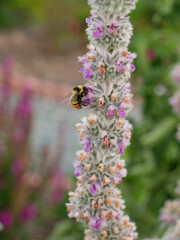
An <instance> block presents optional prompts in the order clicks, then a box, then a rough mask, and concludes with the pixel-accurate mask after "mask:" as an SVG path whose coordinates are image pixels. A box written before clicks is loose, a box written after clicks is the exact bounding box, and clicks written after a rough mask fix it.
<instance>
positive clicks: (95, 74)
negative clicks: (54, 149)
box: [67, 0, 137, 240]
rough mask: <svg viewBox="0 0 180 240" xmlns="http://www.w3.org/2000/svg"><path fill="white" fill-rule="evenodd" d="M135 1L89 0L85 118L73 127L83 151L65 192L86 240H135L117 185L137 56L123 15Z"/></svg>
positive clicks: (126, 141)
mask: <svg viewBox="0 0 180 240" xmlns="http://www.w3.org/2000/svg"><path fill="white" fill-rule="evenodd" d="M136 2H137V0H89V5H90V6H91V8H92V10H91V16H90V17H89V18H87V19H86V23H87V25H88V27H87V35H88V38H89V40H90V45H89V46H88V48H89V52H88V53H87V54H86V55H85V56H83V57H80V58H79V61H80V62H82V63H83V68H82V69H81V70H80V72H82V73H83V76H84V79H85V80H87V81H88V84H87V85H86V87H87V89H88V94H86V96H85V97H84V99H83V102H84V105H86V107H88V108H90V109H91V114H90V116H89V117H84V118H83V119H82V123H79V124H77V128H78V132H79V133H80V142H81V144H82V145H83V146H84V149H83V150H80V151H78V152H77V158H78V161H76V162H75V164H74V167H75V177H76V178H77V179H78V181H77V188H76V190H75V192H70V193H69V199H70V203H68V204H67V209H68V212H69V217H75V218H76V220H77V221H80V222H83V223H84V225H85V228H86V230H85V239H86V240H102V239H107V240H115V239H119V240H134V239H136V238H137V233H136V226H135V224H134V223H132V222H131V221H130V219H129V217H128V216H127V215H125V214H124V208H125V204H124V200H123V198H122V194H121V191H120V190H119V189H118V188H117V187H116V185H117V184H120V183H121V182H122V178H124V177H126V174H127V171H126V168H125V160H124V159H122V156H123V155H124V149H125V148H126V147H127V146H128V145H129V144H130V138H131V129H132V125H131V124H130V123H129V122H128V120H126V119H125V118H126V116H127V114H128V113H129V112H130V110H131V109H132V107H133V104H132V94H131V91H130V87H131V85H130V82H129V79H130V76H131V72H133V71H134V70H135V67H134V65H133V64H132V62H133V60H134V59H135V58H136V54H135V53H130V52H129V51H128V49H127V47H128V45H129V42H130V38H131V36H132V34H133V28H132V25H131V23H130V21H129V17H127V16H126V15H127V14H128V13H129V12H130V11H131V10H132V9H134V8H135V4H136Z"/></svg>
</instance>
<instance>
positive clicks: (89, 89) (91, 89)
mask: <svg viewBox="0 0 180 240" xmlns="http://www.w3.org/2000/svg"><path fill="white" fill-rule="evenodd" d="M86 88H87V90H88V92H93V91H94V89H93V88H92V87H89V86H87V87H86Z"/></svg>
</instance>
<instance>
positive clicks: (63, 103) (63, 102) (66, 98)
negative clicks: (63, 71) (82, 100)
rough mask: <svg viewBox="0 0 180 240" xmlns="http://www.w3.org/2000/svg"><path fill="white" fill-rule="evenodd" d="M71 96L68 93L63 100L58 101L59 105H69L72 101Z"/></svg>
mask: <svg viewBox="0 0 180 240" xmlns="http://www.w3.org/2000/svg"><path fill="white" fill-rule="evenodd" d="M72 97H73V96H72V94H71V93H70V94H69V95H67V96H66V97H65V98H63V99H62V100H61V101H60V104H62V105H68V106H69V105H70V103H71V101H72V100H71V99H72Z"/></svg>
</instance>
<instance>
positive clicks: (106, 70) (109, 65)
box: [79, 45, 136, 83]
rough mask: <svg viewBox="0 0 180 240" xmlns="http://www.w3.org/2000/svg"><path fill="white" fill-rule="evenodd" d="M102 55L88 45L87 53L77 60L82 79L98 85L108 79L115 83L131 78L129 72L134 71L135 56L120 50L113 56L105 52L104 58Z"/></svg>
mask: <svg viewBox="0 0 180 240" xmlns="http://www.w3.org/2000/svg"><path fill="white" fill-rule="evenodd" d="M104 53H105V52H101V53H99V52H98V51H97V49H96V48H95V47H93V46H92V45H90V46H89V52H88V53H87V54H86V55H85V56H83V57H80V58H79V61H80V62H82V63H83V68H82V69H80V72H82V73H83V75H84V79H85V80H91V82H99V83H102V82H103V81H105V80H106V79H107V78H109V77H111V78H113V79H114V81H116V82H117V83H118V82H119V81H127V79H129V78H130V76H131V72H133V71H134V70H135V67H134V65H133V64H132V61H133V60H134V59H135V58H136V54H135V53H130V52H128V51H127V50H125V49H122V48H121V49H120V50H119V51H117V52H116V53H115V54H110V53H108V52H107V53H106V54H107V56H104V55H103V54H104Z"/></svg>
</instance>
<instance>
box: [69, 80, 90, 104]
mask: <svg viewBox="0 0 180 240" xmlns="http://www.w3.org/2000/svg"><path fill="white" fill-rule="evenodd" d="M87 93H88V90H87V88H86V87H85V86H82V85H79V86H77V87H75V88H74V89H73V90H72V98H71V106H72V107H74V108H76V109H81V108H82V106H84V102H83V98H84V97H85V96H86V95H87Z"/></svg>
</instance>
